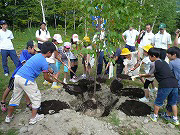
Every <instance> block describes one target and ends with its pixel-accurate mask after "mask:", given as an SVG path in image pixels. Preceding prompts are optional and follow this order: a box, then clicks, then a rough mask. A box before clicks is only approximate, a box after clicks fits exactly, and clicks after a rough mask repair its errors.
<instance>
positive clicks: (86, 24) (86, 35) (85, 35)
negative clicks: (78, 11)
mask: <svg viewBox="0 0 180 135" xmlns="http://www.w3.org/2000/svg"><path fill="white" fill-rule="evenodd" d="M86 25H87V24H86V18H85V23H84V27H85V36H87V30H86V29H87V26H86Z"/></svg>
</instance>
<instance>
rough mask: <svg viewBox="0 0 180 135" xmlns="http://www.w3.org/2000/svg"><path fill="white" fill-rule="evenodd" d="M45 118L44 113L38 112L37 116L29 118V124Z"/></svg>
mask: <svg viewBox="0 0 180 135" xmlns="http://www.w3.org/2000/svg"><path fill="white" fill-rule="evenodd" d="M43 118H44V114H40V115H39V114H36V117H35V118H32V119H30V120H29V124H30V125H33V124H35V123H36V122H38V121H40V120H42V119H43Z"/></svg>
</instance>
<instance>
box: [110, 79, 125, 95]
mask: <svg viewBox="0 0 180 135" xmlns="http://www.w3.org/2000/svg"><path fill="white" fill-rule="evenodd" d="M122 88H123V84H122V83H121V81H119V80H117V79H114V80H113V81H112V82H111V86H110V90H111V92H112V93H117V92H118V91H119V90H121V89H122Z"/></svg>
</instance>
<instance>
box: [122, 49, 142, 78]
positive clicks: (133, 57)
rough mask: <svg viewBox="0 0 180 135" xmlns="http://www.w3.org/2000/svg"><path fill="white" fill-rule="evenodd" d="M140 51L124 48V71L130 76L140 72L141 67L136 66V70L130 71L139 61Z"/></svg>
mask: <svg viewBox="0 0 180 135" xmlns="http://www.w3.org/2000/svg"><path fill="white" fill-rule="evenodd" d="M137 53H138V52H137V51H136V52H130V51H129V49H128V48H123V49H122V52H121V55H122V56H124V57H125V58H126V59H124V62H123V64H124V66H125V67H124V73H125V74H128V75H129V76H134V75H137V74H138V72H139V68H136V69H135V70H134V71H132V72H130V71H131V69H132V68H133V67H134V65H135V64H136V63H137V55H138V54H137Z"/></svg>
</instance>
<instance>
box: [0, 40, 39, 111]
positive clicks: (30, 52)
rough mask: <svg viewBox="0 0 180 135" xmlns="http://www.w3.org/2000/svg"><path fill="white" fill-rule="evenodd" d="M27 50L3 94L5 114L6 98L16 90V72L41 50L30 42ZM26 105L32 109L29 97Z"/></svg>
mask: <svg viewBox="0 0 180 135" xmlns="http://www.w3.org/2000/svg"><path fill="white" fill-rule="evenodd" d="M26 48H27V50H23V51H22V53H21V55H20V58H19V60H20V62H19V64H18V67H17V68H16V70H15V71H14V73H13V74H12V76H11V78H10V80H9V85H8V87H7V88H6V90H5V91H4V94H3V97H2V100H1V110H2V111H3V112H5V111H6V110H7V109H6V98H7V96H8V94H9V92H10V91H11V90H13V88H14V75H15V74H16V72H17V71H18V70H19V69H20V68H21V67H22V66H23V65H24V64H25V63H26V61H27V60H28V59H30V58H31V57H32V56H33V55H34V54H35V53H36V52H37V51H39V48H38V47H37V44H35V42H34V41H32V40H30V41H28V42H27V47H26ZM26 104H27V107H30V106H31V104H30V99H29V97H28V96H27V95H26Z"/></svg>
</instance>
